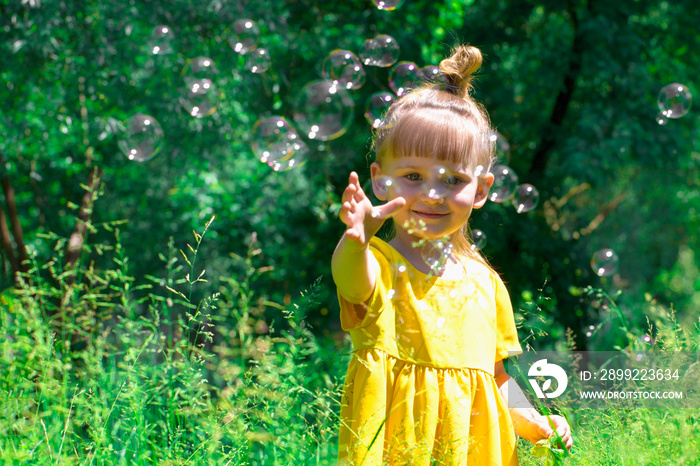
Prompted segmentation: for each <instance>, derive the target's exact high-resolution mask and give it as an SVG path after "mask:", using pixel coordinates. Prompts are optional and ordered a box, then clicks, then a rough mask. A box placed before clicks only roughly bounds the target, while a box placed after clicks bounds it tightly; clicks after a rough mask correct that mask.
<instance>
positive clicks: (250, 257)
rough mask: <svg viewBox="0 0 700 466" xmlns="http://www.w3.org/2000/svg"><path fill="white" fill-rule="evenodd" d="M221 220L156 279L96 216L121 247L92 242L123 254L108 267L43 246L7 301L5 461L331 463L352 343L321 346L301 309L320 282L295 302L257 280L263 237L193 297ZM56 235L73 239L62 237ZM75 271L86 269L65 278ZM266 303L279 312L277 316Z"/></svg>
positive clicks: (1, 346)
mask: <svg viewBox="0 0 700 466" xmlns="http://www.w3.org/2000/svg"><path fill="white" fill-rule="evenodd" d="M212 221H213V218H212V219H211V220H210V221H209V222H208V223H207V224H206V225H205V228H204V231H203V232H202V233H201V234H199V233H196V232H195V233H194V237H195V246H193V247H190V248H188V251H187V252H183V251H177V250H175V248H174V247H172V244H173V243H172V242H171V247H170V250H169V253H168V256H167V257H166V256H162V259H163V262H164V264H163V265H164V276H163V278H160V279H158V278H156V277H150V281H151V283H150V284H143V285H136V284H135V282H134V280H133V278H132V277H131V276H130V275H129V267H128V263H129V261H128V258H127V257H126V256H124V255H123V248H122V247H121V244H120V232H119V229H118V228H116V227H115V225H114V224H106V225H101V226H99V227H95V228H100V229H105V230H107V231H110V232H111V233H113V234H114V240H113V242H112V244H111V245H110V244H101V245H93V246H91V247H90V248H91V249H93V250H100V251H101V253H102V254H105V255H106V256H107V257H109V258H110V259H111V261H112V263H113V264H114V265H113V267H111V268H109V269H104V270H96V269H94V268H93V267H92V264H90V265H89V266H84V267H80V268H79V269H77V270H71V271H62V270H60V268H59V267H58V265H57V264H60V262H61V261H60V257H50V258H46V259H44V258H40V257H38V256H36V255H33V256H32V267H31V270H30V272H29V273H28V274H26V275H24V276H22V281H21V285H20V287H19V288H18V289H17V290H15V291H13V292H9V291H8V292H5V293H3V295H2V298H1V301H0V305H1V306H2V308H1V310H2V320H1V321H0V335H1V336H2V338H1V339H0V341H1V342H2V343H0V358H1V365H2V367H5V368H6V370H4V371H3V373H2V376H0V393H1V394H2V399H0V410H1V411H2V412H3V416H1V417H0V431H1V432H3V435H2V436H0V452H1V454H2V457H3V459H4V461H9V462H22V463H26V462H29V463H33V464H50V463H79V464H153V463H158V464H222V463H226V462H230V463H233V464H244V463H248V462H250V461H253V460H254V461H255V462H256V464H289V463H290V462H293V461H302V460H308V459H309V458H315V461H316V462H317V464H332V460H331V459H332V458H334V456H335V454H336V452H335V451H334V448H335V446H334V441H333V438H334V435H335V425H336V424H337V400H338V398H339V395H338V391H339V386H340V383H341V378H340V374H341V373H342V372H341V371H342V370H343V369H342V368H341V366H342V363H343V361H342V360H343V358H341V357H338V353H339V352H341V353H342V352H344V351H345V350H343V349H341V348H340V347H337V346H335V345H330V346H329V345H328V343H325V344H322V343H321V342H320V341H319V340H318V339H317V338H316V337H315V336H314V335H313V334H312V333H311V332H310V330H309V328H308V326H307V324H306V323H305V321H304V320H303V316H302V315H301V314H300V312H301V310H302V309H308V308H310V307H311V304H310V303H312V302H313V301H314V300H315V299H316V298H315V290H316V289H317V288H318V284H316V285H315V286H314V287H312V288H311V289H310V290H309V291H308V292H307V293H305V294H304V295H303V296H302V298H301V300H300V301H299V303H296V304H293V305H291V306H289V307H284V306H282V305H280V304H277V303H275V302H272V301H269V300H268V299H266V297H265V296H260V295H257V294H256V293H254V292H253V291H251V284H252V283H253V282H254V281H255V280H256V279H257V278H258V277H259V275H260V274H262V273H265V272H266V271H268V270H269V269H268V268H267V267H261V266H258V265H257V256H258V255H259V254H260V251H259V249H257V247H258V244H257V242H256V240H255V238H254V237H253V238H251V241H250V244H249V248H248V253H247V256H246V258H245V259H244V258H239V259H240V260H241V261H242V262H243V264H244V266H245V268H246V273H245V274H244V275H243V276H242V277H240V280H239V279H236V278H230V279H228V282H227V283H226V285H224V286H222V287H221V289H220V291H219V292H217V293H214V294H212V295H211V296H209V297H206V298H204V299H203V300H201V301H200V302H199V303H198V304H195V303H193V302H192V301H191V300H190V298H189V295H190V294H191V291H192V288H193V287H195V286H199V285H198V283H199V282H202V281H203V280H204V279H203V278H202V277H203V276H204V271H203V270H202V272H198V274H197V278H193V277H195V274H194V273H193V271H195V270H197V271H198V270H199V269H197V268H196V267H198V265H197V264H198V261H196V259H197V256H198V252H199V250H200V247H201V245H202V240H203V238H204V236H205V234H206V232H207V230H208V228H209V227H210V226H211V224H212ZM46 241H51V242H52V243H54V244H55V245H56V250H57V251H62V250H63V247H62V246H63V244H62V243H63V242H64V241H65V240H63V239H62V238H59V237H57V236H55V235H50V237H47V238H46ZM185 271H189V272H187V273H186V274H185V277H184V278H183V277H182V274H183V273H184V272H185ZM71 274H75V275H80V276H81V277H82V280H81V281H80V282H70V281H67V280H66V277H68V276H70V275H71ZM68 296H69V297H70V299H67V298H66V297H68ZM265 308H273V309H275V310H276V311H277V314H278V316H279V321H278V322H277V323H276V324H272V323H268V322H266V321H265V320H264V319H265V316H264V315H263V311H264V309H265ZM59 310H60V311H61V312H60V313H58V312H57V311H59ZM274 325H279V327H280V328H279V329H276V328H274ZM312 368H321V369H322V370H321V371H318V370H311V369H312Z"/></svg>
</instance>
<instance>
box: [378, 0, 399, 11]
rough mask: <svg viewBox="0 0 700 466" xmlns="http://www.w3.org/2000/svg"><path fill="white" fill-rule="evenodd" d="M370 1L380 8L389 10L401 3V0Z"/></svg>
mask: <svg viewBox="0 0 700 466" xmlns="http://www.w3.org/2000/svg"><path fill="white" fill-rule="evenodd" d="M372 2H373V3H374V4H375V5H376V6H377V8H378V9H380V10H387V11H391V10H395V9H397V8H398V7H400V6H401V4H402V3H403V0H372Z"/></svg>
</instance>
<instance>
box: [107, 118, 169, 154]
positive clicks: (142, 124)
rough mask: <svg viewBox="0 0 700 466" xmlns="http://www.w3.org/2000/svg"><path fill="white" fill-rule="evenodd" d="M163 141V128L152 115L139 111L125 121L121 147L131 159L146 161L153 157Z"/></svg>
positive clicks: (119, 143)
mask: <svg viewBox="0 0 700 466" xmlns="http://www.w3.org/2000/svg"><path fill="white" fill-rule="evenodd" d="M162 142H163V128H161V126H160V123H158V121H157V120H156V119H155V118H153V117H152V116H150V115H144V114H143V113H137V114H136V115H134V116H132V117H131V118H129V119H128V120H126V121H125V122H124V127H123V130H122V133H121V137H120V139H119V142H118V143H117V144H118V145H119V149H121V151H122V152H123V153H124V155H126V157H127V158H128V159H129V160H135V161H137V162H145V161H146V160H150V159H152V158H153V157H154V156H155V155H156V154H157V153H158V151H159V150H160V144H161V143H162Z"/></svg>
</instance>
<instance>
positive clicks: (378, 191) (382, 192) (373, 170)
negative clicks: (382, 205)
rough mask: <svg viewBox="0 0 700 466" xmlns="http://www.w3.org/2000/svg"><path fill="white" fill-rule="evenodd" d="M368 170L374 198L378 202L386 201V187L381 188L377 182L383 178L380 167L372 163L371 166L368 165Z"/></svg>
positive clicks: (387, 195) (387, 194)
mask: <svg viewBox="0 0 700 466" xmlns="http://www.w3.org/2000/svg"><path fill="white" fill-rule="evenodd" d="M369 170H370V175H371V176H372V190H373V191H374V196H375V197H376V198H377V199H379V200H380V201H386V200H387V198H388V197H389V192H388V191H387V189H386V186H382V184H381V183H380V182H379V180H380V179H381V178H382V176H384V175H383V173H382V167H381V166H380V165H379V164H378V163H377V162H374V163H373V164H372V165H370V167H369Z"/></svg>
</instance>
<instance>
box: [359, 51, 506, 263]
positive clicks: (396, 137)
mask: <svg viewBox="0 0 700 466" xmlns="http://www.w3.org/2000/svg"><path fill="white" fill-rule="evenodd" d="M481 63H482V55H481V51H480V50H479V49H478V48H476V47H473V46H471V45H461V46H458V47H456V48H455V49H453V50H452V55H451V56H450V57H448V58H446V59H444V60H442V61H441V62H440V77H441V79H442V82H441V83H426V84H424V85H422V86H420V87H419V88H417V89H415V90H413V91H411V92H410V93H408V94H407V95H405V96H403V97H401V98H400V99H398V100H397V101H396V102H394V104H393V105H392V106H391V107H390V108H389V110H388V111H387V113H386V115H385V117H384V123H383V124H382V125H381V126H380V127H379V128H377V129H376V130H375V137H374V142H373V148H374V151H375V153H376V161H377V162H378V163H379V164H381V161H382V160H383V159H385V158H386V157H412V156H414V157H426V158H434V159H436V160H442V161H449V162H451V163H457V164H464V165H466V166H470V167H472V168H474V170H475V171H476V170H478V171H479V172H480V173H481V176H483V175H485V174H486V173H487V172H488V171H489V170H490V168H491V165H492V164H493V142H492V141H491V139H490V135H491V133H492V131H493V130H492V128H491V122H490V120H489V116H488V113H487V112H486V110H485V109H484V107H483V106H482V105H481V104H480V103H479V102H477V101H476V100H475V99H474V98H473V97H472V96H471V95H470V94H471V92H472V90H473V84H472V82H473V79H474V73H475V72H476V71H477V70H478V69H479V67H480V66H481ZM478 167H481V168H478ZM394 232H395V230H394ZM469 237H470V233H469V225H468V224H466V225H465V226H464V227H463V228H462V229H460V231H458V232H457V233H456V234H455V235H453V238H452V244H453V247H454V251H455V252H456V253H457V254H459V255H461V256H466V257H470V258H473V259H476V260H478V261H480V262H482V263H484V264H485V265H487V266H488V263H487V261H486V259H485V258H484V257H483V256H482V255H481V254H479V253H478V252H477V251H476V250H475V249H474V248H473V247H472V243H471V241H470V240H469Z"/></svg>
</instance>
